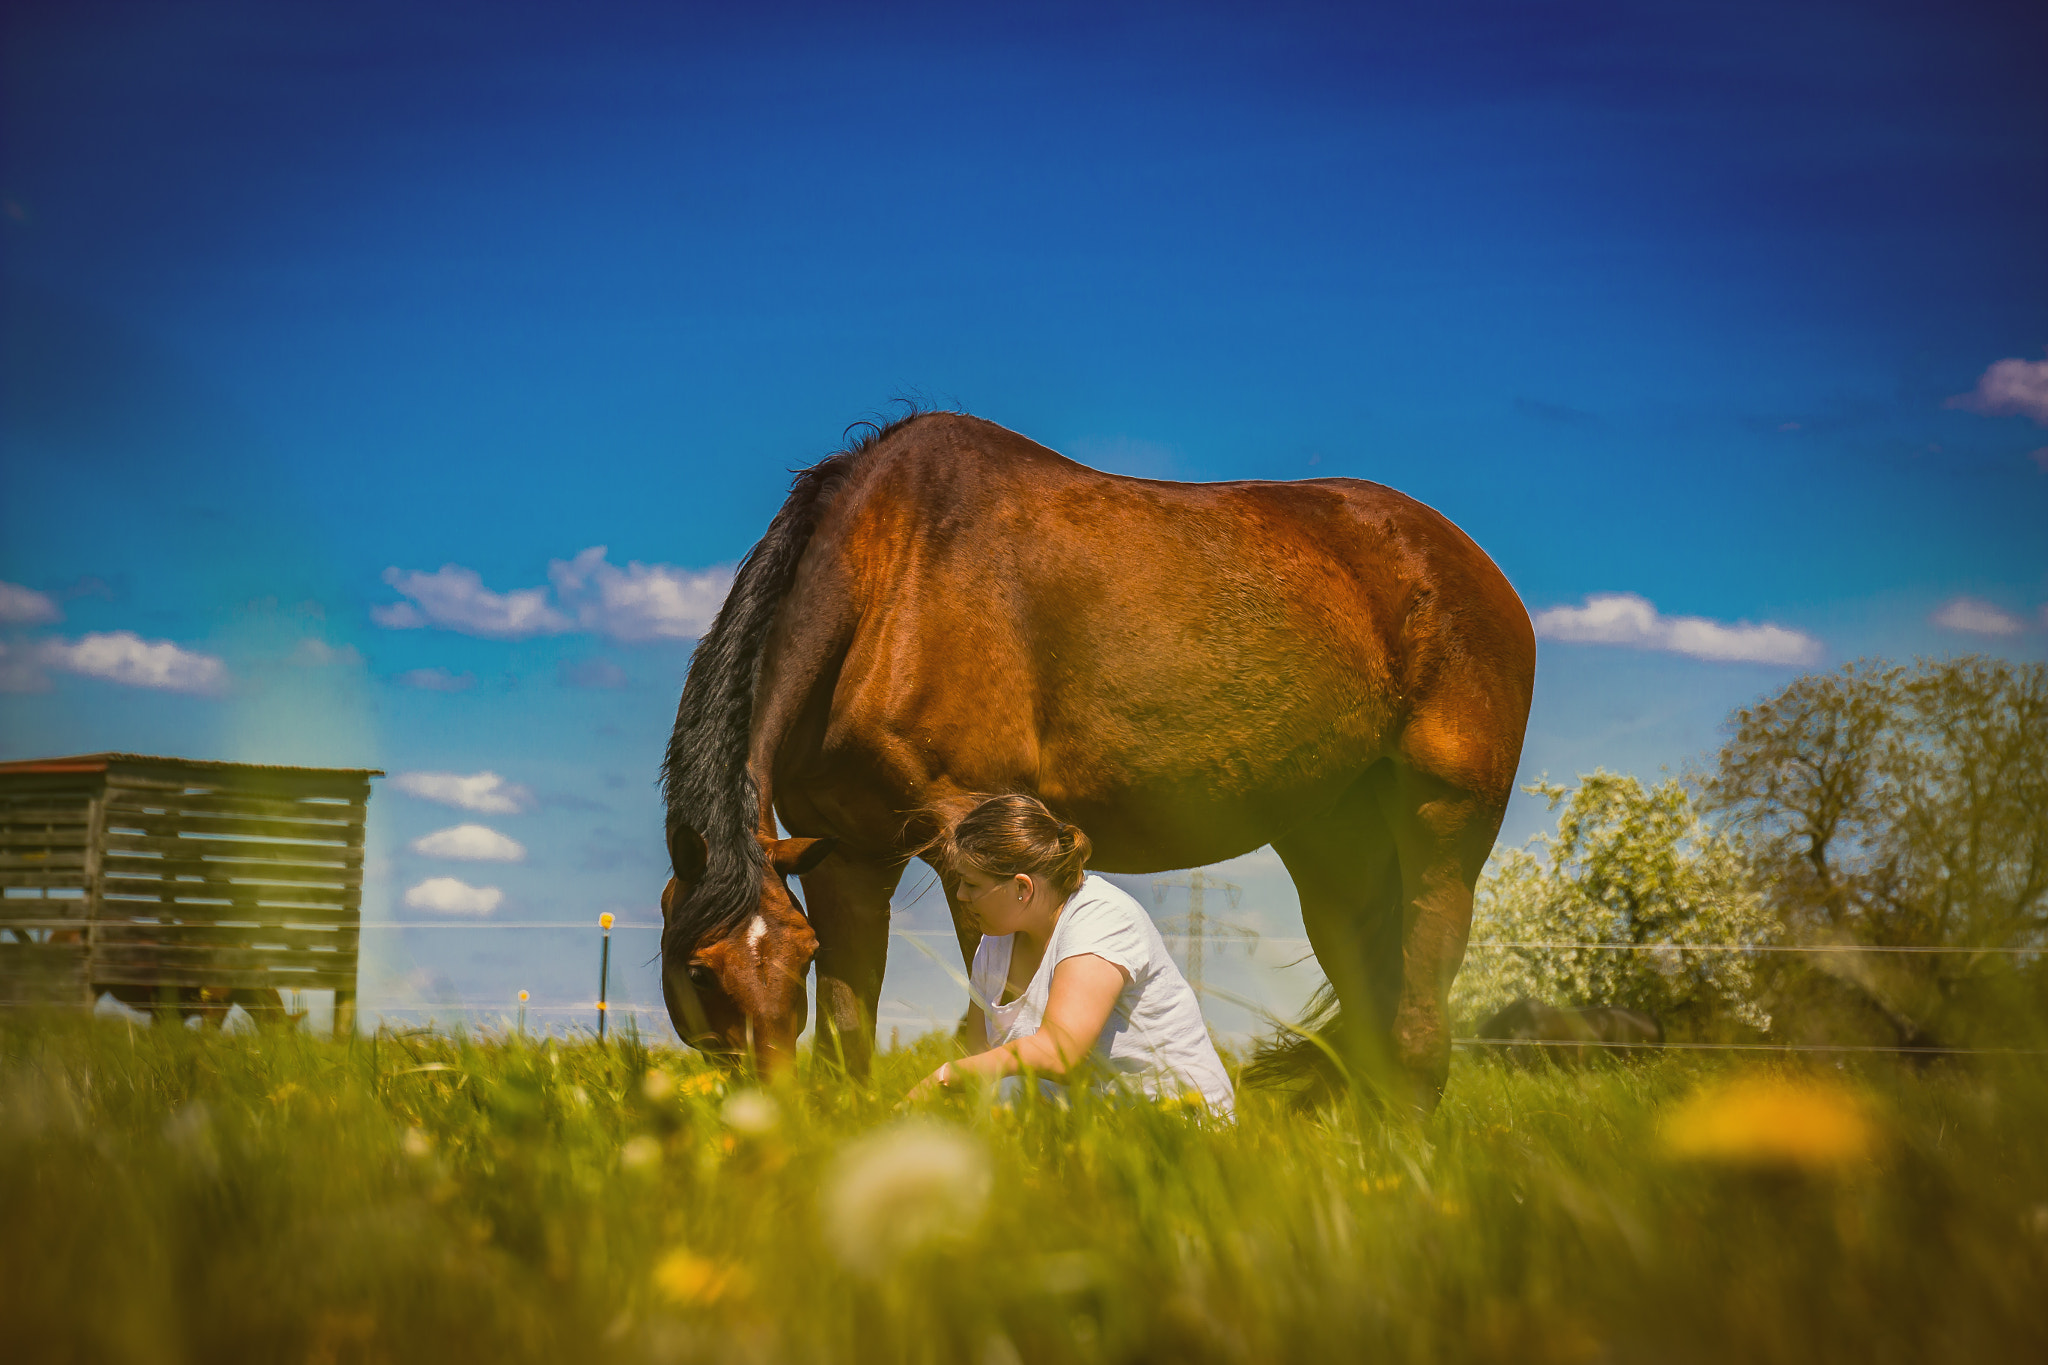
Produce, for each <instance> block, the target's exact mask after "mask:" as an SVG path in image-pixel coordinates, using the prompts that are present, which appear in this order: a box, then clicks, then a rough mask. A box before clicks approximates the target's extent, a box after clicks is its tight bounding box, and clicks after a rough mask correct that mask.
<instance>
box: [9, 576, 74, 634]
mask: <svg viewBox="0 0 2048 1365" xmlns="http://www.w3.org/2000/svg"><path fill="white" fill-rule="evenodd" d="M63 619H64V613H63V612H62V611H60V610H59V609H58V607H57V600H56V599H55V598H53V597H51V596H50V595H49V594H48V593H46V592H37V591H36V590H35V589H34V588H24V587H23V586H21V584H19V583H4V582H0V625H6V626H46V625H48V624H50V622H52V621H61V620H63Z"/></svg>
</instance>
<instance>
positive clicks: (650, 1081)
mask: <svg viewBox="0 0 2048 1365" xmlns="http://www.w3.org/2000/svg"><path fill="white" fill-rule="evenodd" d="M640 1093H641V1094H643V1095H645V1096H646V1097H647V1098H648V1099H650V1100H652V1101H653V1102H654V1103H656V1104H660V1103H661V1102H662V1101H663V1100H666V1099H667V1098H668V1097H669V1096H671V1095H673V1094H675V1093H676V1078H675V1077H673V1076H671V1075H669V1074H668V1073H667V1072H666V1071H663V1070H661V1069H660V1068H658V1067H657V1068H656V1069H654V1070H652V1071H649V1072H648V1073H647V1075H646V1076H645V1077H644V1078H642V1080H641V1082H640Z"/></svg>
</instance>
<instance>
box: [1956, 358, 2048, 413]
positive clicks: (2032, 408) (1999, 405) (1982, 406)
mask: <svg viewBox="0 0 2048 1365" xmlns="http://www.w3.org/2000/svg"><path fill="white" fill-rule="evenodd" d="M1948 406H1950V407H1952V408H1962V409H1963V410H1964V411H1966V412H1978V413H1982V414H1984V416H1986V417H2015V416H2017V417H2031V418H2033V419H2034V421H2036V422H2038V423H2039V424H2040V425H2042V426H2044V427H2048V360H2016V359H2015V360H2000V361H1997V362H1995V363H1993V365H1992V366H1991V368H1990V369H1988V370H1986V371H1984V373H1983V374H1982V375H1981V376H1980V377H1979V378H1978V380H1977V387H1976V388H1974V389H1972V390H1970V391H1969V392H1968V393H1960V394H1957V395H1956V396H1955V397H1954V398H1951V399H1949V400H1948Z"/></svg>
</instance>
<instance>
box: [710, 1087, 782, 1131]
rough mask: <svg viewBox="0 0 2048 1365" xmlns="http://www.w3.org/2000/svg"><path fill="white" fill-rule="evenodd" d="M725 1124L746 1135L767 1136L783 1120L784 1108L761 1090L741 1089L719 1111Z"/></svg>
mask: <svg viewBox="0 0 2048 1365" xmlns="http://www.w3.org/2000/svg"><path fill="white" fill-rule="evenodd" d="M718 1117H719V1118H721V1119H723V1120H724V1121H725V1126H726V1127H728V1128H730V1129H732V1130H733V1131H734V1132H735V1133H739V1134H740V1135H742V1136H744V1137H765V1136H766V1135H768V1134H769V1133H772V1132H774V1131H775V1125H777V1124H779V1123H781V1122H782V1110H781V1108H780V1107H779V1106H777V1104H776V1103H775V1101H774V1100H773V1099H771V1098H769V1097H768V1096H767V1095H765V1094H763V1093H762V1092H761V1091H759V1090H741V1091H737V1092H735V1093H734V1094H733V1096H732V1097H731V1098H730V1099H728V1100H726V1102H725V1107H724V1108H722V1109H720V1110H719V1111H718Z"/></svg>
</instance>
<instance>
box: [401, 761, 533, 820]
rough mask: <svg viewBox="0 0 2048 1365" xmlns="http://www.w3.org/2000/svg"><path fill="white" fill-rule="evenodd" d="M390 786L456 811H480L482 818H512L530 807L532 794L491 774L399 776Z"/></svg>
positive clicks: (402, 774)
mask: <svg viewBox="0 0 2048 1365" xmlns="http://www.w3.org/2000/svg"><path fill="white" fill-rule="evenodd" d="M391 785H392V786H394V787H396V788H398V789H399V790H400V791H402V792H404V793H405V794H406V795H407V796H416V797H418V798H419V799H420V800H422V801H438V802H440V803H441V804H442V805H444V806H454V807H456V808H457V809H459V810H474V811H482V812H483V813H484V814H486V815H516V814H518V813H519V812H520V811H523V810H525V809H526V808H527V807H529V806H531V805H532V804H533V793H532V792H531V791H529V790H528V789H527V788H525V787H522V786H520V785H519V784H518V783H516V782H507V781H506V780H505V779H504V778H502V777H500V776H498V775H497V774H496V773H494V772H489V771H485V772H480V773H469V774H466V775H465V774H463V773H424V772H422V773H400V774H399V775H398V776H396V777H394V778H392V779H391Z"/></svg>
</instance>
